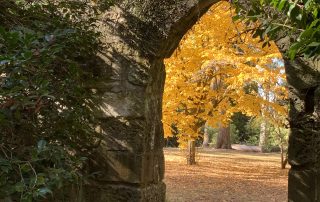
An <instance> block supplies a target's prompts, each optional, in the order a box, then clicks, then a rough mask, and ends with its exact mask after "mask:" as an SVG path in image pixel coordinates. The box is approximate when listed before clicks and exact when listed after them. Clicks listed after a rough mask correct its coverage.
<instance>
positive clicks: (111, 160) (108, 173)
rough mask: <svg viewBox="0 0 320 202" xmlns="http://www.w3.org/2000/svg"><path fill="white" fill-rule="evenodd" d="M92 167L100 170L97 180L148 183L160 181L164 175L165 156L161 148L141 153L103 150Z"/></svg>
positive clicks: (95, 170) (94, 169)
mask: <svg viewBox="0 0 320 202" xmlns="http://www.w3.org/2000/svg"><path fill="white" fill-rule="evenodd" d="M101 149H103V147H102V148H101ZM90 167H91V169H92V170H91V172H97V171H98V172H99V174H98V175H97V177H96V178H95V180H96V181H101V182H105V183H106V182H123V183H136V184H141V185H142V184H144V185H146V184H148V183H156V182H160V181H161V180H162V179H163V176H164V158H163V152H162V151H161V150H160V151H158V152H157V151H150V152H148V153H140V154H139V153H132V152H129V151H106V150H101V151H99V155H96V156H95V159H94V161H92V165H90Z"/></svg>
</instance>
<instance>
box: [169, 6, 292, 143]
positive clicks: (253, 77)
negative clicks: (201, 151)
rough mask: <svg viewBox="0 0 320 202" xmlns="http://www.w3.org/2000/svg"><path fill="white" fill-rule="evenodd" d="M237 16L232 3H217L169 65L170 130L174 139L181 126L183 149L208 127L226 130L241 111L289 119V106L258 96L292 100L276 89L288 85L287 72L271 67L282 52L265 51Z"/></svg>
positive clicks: (189, 33)
mask: <svg viewBox="0 0 320 202" xmlns="http://www.w3.org/2000/svg"><path fill="white" fill-rule="evenodd" d="M233 12H234V11H233V10H232V9H231V7H230V4H229V3H228V2H220V3H217V4H215V5H214V6H213V7H212V8H211V9H210V10H209V11H208V12H207V14H206V15H204V16H203V17H202V18H201V19H199V22H198V23H197V24H196V25H195V26H194V27H193V28H192V29H191V30H190V31H189V32H188V33H187V34H186V35H185V37H184V38H183V39H182V41H181V43H180V44H179V47H178V49H177V50H176V51H175V52H174V54H173V55H172V57H171V58H169V59H167V60H166V61H165V65H166V73H167V78H166V84H165V91H164V97H163V124H164V130H165V135H170V134H171V126H172V124H175V125H176V126H177V128H178V129H179V142H180V143H181V145H182V146H183V145H184V143H186V142H187V140H189V139H195V138H197V137H198V135H199V131H198V130H199V128H200V127H201V126H202V125H203V124H204V123H205V122H207V123H208V124H209V125H211V126H215V127H222V128H223V127H226V126H227V125H228V124H229V122H230V118H231V116H232V114H233V113H235V112H242V113H244V114H247V115H249V116H263V117H265V118H266V119H268V118H270V119H272V121H273V122H276V119H275V117H276V116H275V114H277V116H279V117H284V116H286V114H287V109H286V106H282V105H280V104H279V103H278V102H274V101H271V100H270V99H268V98H266V97H265V96H262V95H261V93H259V91H257V88H258V89H263V91H264V92H267V93H268V94H273V95H276V97H277V100H283V99H286V97H287V91H286V88H285V87H284V86H283V85H276V84H277V83H279V81H280V80H285V78H284V77H285V75H284V70H283V67H282V68H280V67H277V68H270V64H275V63H274V62H273V60H277V58H278V59H280V58H281V55H280V53H279V51H278V49H277V48H276V46H275V45H274V44H272V43H271V46H265V47H263V48H262V44H263V42H259V41H258V39H254V38H252V37H251V35H250V33H247V32H245V31H244V30H245V25H244V24H242V23H234V22H233V21H232V15H233ZM254 86H255V87H256V88H253V87H254ZM279 120H281V118H279ZM281 123H282V122H281ZM279 124H280V121H279Z"/></svg>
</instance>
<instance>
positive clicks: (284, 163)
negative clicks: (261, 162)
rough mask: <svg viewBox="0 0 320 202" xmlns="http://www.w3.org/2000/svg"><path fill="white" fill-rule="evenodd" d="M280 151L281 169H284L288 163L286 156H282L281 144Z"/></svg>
mask: <svg viewBox="0 0 320 202" xmlns="http://www.w3.org/2000/svg"><path fill="white" fill-rule="evenodd" d="M280 151H281V169H285V168H286V165H287V163H288V158H287V156H286V157H284V149H283V145H282V144H281V145H280Z"/></svg>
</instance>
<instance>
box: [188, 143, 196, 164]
mask: <svg viewBox="0 0 320 202" xmlns="http://www.w3.org/2000/svg"><path fill="white" fill-rule="evenodd" d="M187 164H188V165H194V164H196V142H195V141H194V140H189V141H188V156H187Z"/></svg>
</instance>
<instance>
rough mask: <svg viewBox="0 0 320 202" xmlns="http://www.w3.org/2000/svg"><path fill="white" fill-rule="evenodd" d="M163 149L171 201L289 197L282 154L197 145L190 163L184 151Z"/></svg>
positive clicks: (250, 200)
mask: <svg viewBox="0 0 320 202" xmlns="http://www.w3.org/2000/svg"><path fill="white" fill-rule="evenodd" d="M164 152H165V161H166V172H165V183H166V185H167V201H168V202H182V201H183V202H200V201H202V202H205V201H210V202H211V201H212V202H215V201H217V202H224V201H228V202H229V201H232V202H238V201H239V202H256V201H257V202H260V201H263V202H274V201H276V202H282V201H287V185H288V184H287V176H288V169H285V170H281V169H280V163H279V161H280V155H279V154H262V153H253V152H241V151H235V150H214V149H205V150H204V149H198V150H197V165H193V166H187V165H186V158H185V155H186V153H185V151H183V150H179V149H175V148H170V149H165V150H164ZM287 167H288V166H287Z"/></svg>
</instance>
